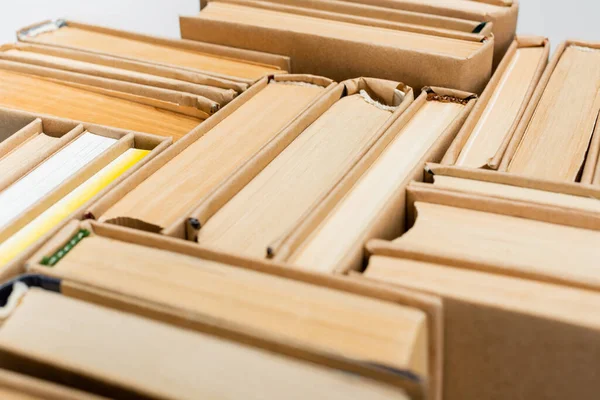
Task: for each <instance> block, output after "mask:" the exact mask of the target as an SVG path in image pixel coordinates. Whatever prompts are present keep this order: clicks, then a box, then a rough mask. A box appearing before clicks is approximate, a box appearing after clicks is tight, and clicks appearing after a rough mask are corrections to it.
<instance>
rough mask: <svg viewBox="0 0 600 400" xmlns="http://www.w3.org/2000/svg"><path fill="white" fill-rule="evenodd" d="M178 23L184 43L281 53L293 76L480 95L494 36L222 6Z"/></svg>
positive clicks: (488, 71) (488, 70)
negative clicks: (423, 30) (363, 78)
mask: <svg viewBox="0 0 600 400" xmlns="http://www.w3.org/2000/svg"><path fill="white" fill-rule="evenodd" d="M180 26H181V34H182V37H184V38H186V39H193V40H204V41H208V42H211V43H217V44H226V45H228V46H235V47H239V48H244V49H253V50H259V51H271V52H276V53H281V54H286V55H288V56H290V57H291V58H292V59H293V61H294V72H297V73H318V74H321V75H324V76H328V77H330V78H332V79H336V80H338V81H342V80H345V79H352V78H355V77H357V76H369V77H378V78H382V79H390V80H396V79H398V77H401V78H402V81H403V82H405V83H406V84H407V85H409V86H412V87H415V88H421V87H424V86H428V85H434V86H440V87H449V88H454V89H459V90H465V91H470V92H474V93H480V92H481V91H482V90H483V88H484V86H485V84H486V83H487V81H488V80H489V78H490V75H491V68H492V55H493V54H492V53H493V37H489V38H488V37H486V38H481V37H469V38H466V37H464V38H456V37H453V36H455V35H444V34H443V33H441V32H440V33H439V34H436V35H428V34H424V33H419V32H412V31H407V30H399V29H388V28H383V27H380V26H369V25H364V24H358V23H351V22H346V21H337V20H331V19H326V18H318V17H315V16H307V15H298V14H294V13H289V12H282V11H276V10H269V9H264V8H254V7H249V6H246V5H241V4H232V3H224V2H210V3H209V4H208V5H207V6H206V7H205V8H204V9H203V10H202V12H200V14H198V15H196V16H192V17H181V18H180ZM275 37H276V38H277V40H275V39H274V38H275ZM414 65H419V68H417V69H415V68H413V66H414Z"/></svg>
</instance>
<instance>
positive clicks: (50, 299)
mask: <svg viewBox="0 0 600 400" xmlns="http://www.w3.org/2000/svg"><path fill="white" fill-rule="evenodd" d="M18 283H21V282H18ZM23 285H24V284H23ZM13 290H14V288H13ZM23 291H24V293H23V294H21V298H20V301H19V304H18V305H16V306H15V307H14V308H13V309H12V310H10V311H11V312H10V314H9V315H8V316H7V318H6V319H5V320H4V322H3V324H2V325H1V326H0V352H1V353H3V357H1V360H0V364H4V365H8V366H9V367H13V368H19V369H26V370H29V371H31V372H33V373H36V372H35V371H36V370H35V369H32V368H30V366H31V365H32V364H33V363H31V360H36V363H37V364H38V365H40V364H41V365H43V366H44V369H43V375H44V376H45V377H49V378H51V379H53V380H55V381H58V382H59V383H61V382H63V381H67V382H68V383H69V385H71V386H74V387H76V388H79V389H83V390H90V391H92V392H95V393H97V394H100V395H105V396H110V397H111V398H124V397H127V398H131V397H135V398H139V397H143V398H178V399H197V398H214V397H219V398H241V397H244V398H252V399H259V398H290V399H304V398H316V397H320V396H322V395H323V394H324V393H325V392H326V393H327V397H328V398H333V399H338V398H339V399H346V398H348V397H352V398H357V399H363V398H364V399H408V397H407V396H406V394H405V393H404V392H403V391H402V390H400V389H397V388H394V387H392V386H389V385H386V384H384V383H379V382H376V381H373V380H370V379H368V378H363V377H360V376H356V375H349V374H347V373H344V372H343V371H338V370H335V369H332V368H327V367H324V366H319V365H316V364H313V363H310V362H304V361H299V360H296V359H293V358H289V357H284V356H280V355H277V354H275V353H272V352H268V351H264V350H260V349H256V348H252V347H250V346H248V345H245V344H240V343H236V342H232V341H229V340H225V339H221V338H218V337H215V336H211V335H209V334H206V333H200V332H194V331H190V330H188V329H180V328H177V327H174V326H172V325H169V324H166V323H162V322H158V321H154V320H151V319H148V318H144V317H140V316H136V315H133V314H129V313H126V312H123V311H119V310H115V309H110V308H106V307H103V306H99V305H96V304H92V303H87V302H85V301H82V300H78V299H75V298H70V297H67V296H64V295H61V294H59V293H54V292H50V291H45V290H43V289H39V288H29V289H27V288H25V289H23ZM39 334H43V336H44V340H39ZM9 355H10V356H9ZM14 360H17V361H14ZM37 371H38V372H37V373H41V372H40V369H38V370H37ZM299 382H302V384H301V385H298V383H299Z"/></svg>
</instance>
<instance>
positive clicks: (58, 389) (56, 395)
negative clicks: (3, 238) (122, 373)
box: [0, 369, 104, 400]
mask: <svg viewBox="0 0 600 400" xmlns="http://www.w3.org/2000/svg"><path fill="white" fill-rule="evenodd" d="M0 397H2V399H4V400H102V399H104V397H100V396H96V395H93V394H89V393H85V392H82V391H79V390H76V389H72V388H69V387H68V386H62V385H57V384H55V383H52V382H48V381H45V380H42V379H38V378H33V377H31V376H28V375H23V374H19V373H16V372H13V371H9V370H5V369H0Z"/></svg>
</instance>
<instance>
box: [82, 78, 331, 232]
mask: <svg viewBox="0 0 600 400" xmlns="http://www.w3.org/2000/svg"><path fill="white" fill-rule="evenodd" d="M331 83H332V82H331V81H330V80H328V79H325V78H318V77H312V76H302V75H300V76H296V75H278V76H276V77H275V78H274V79H269V80H267V79H265V80H262V81H261V82H259V83H257V84H256V85H254V86H253V87H252V88H251V89H249V90H248V91H246V92H245V93H244V94H242V95H240V96H239V97H238V98H236V99H235V100H234V101H233V102H232V103H230V104H229V105H228V106H226V107H225V108H224V109H223V110H222V111H220V112H219V114H217V116H216V117H219V119H218V120H214V119H213V120H212V122H213V124H212V126H211V125H206V124H205V125H203V126H202V127H203V128H204V131H202V132H198V133H197V134H196V135H195V136H193V137H187V138H186V140H185V141H184V142H182V143H181V144H179V143H178V144H176V145H175V146H173V147H172V148H171V149H169V151H168V153H166V154H165V157H167V155H170V158H169V159H165V158H163V159H162V161H160V160H156V162H155V163H154V164H153V165H155V166H156V168H154V171H153V172H154V173H152V174H149V173H148V172H145V173H144V175H141V174H139V175H138V177H132V179H131V180H130V181H129V182H124V183H123V185H122V189H119V190H123V192H122V194H121V196H119V197H117V198H115V199H114V200H115V201H114V202H111V203H110V204H109V205H108V206H98V207H92V209H91V210H90V212H91V214H93V215H94V217H96V218H98V219H100V220H101V221H107V222H111V223H116V224H120V225H126V226H130V227H134V228H141V229H147V230H152V231H155V232H159V231H163V230H165V229H166V230H171V229H175V228H173V227H174V226H175V227H177V226H181V227H183V225H184V221H185V220H186V219H187V217H188V216H189V213H190V212H191V211H192V210H193V209H194V208H195V207H196V205H197V204H198V203H199V202H200V201H201V200H202V199H203V198H204V197H205V196H206V195H207V194H208V193H210V192H211V191H212V190H213V189H215V188H216V187H218V186H219V185H220V184H221V183H222V182H223V181H224V180H225V179H226V178H227V176H228V175H229V174H231V173H233V172H234V171H236V170H238V169H239V168H242V167H243V166H244V165H245V164H246V163H247V162H248V160H249V159H251V158H252V157H253V156H254V155H255V154H256V153H257V152H258V153H260V152H261V151H262V150H265V151H267V152H268V153H272V152H273V151H272V150H270V149H269V144H270V143H272V142H274V141H277V140H278V138H280V137H281V133H282V131H283V130H284V128H286V127H287V126H288V125H290V124H291V123H293V122H294V121H295V120H296V119H297V118H299V117H301V116H306V118H308V120H309V122H308V123H310V121H312V120H314V118H316V116H313V115H312V114H315V113H316V112H315V111H313V110H314V109H315V106H318V104H319V102H321V101H322V100H321V98H322V97H323V96H324V95H325V94H327V93H329V92H330V89H331V88H328V86H330V84H331ZM317 115H318V114H317ZM207 123H208V121H207ZM305 123H306V122H302V124H305ZM302 126H303V125H302ZM159 163H160V164H159Z"/></svg>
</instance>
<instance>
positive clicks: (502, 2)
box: [346, 0, 513, 13]
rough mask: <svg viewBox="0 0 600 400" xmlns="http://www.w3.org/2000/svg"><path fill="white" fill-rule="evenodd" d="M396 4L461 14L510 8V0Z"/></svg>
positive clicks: (406, 1)
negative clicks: (440, 9)
mask: <svg viewBox="0 0 600 400" xmlns="http://www.w3.org/2000/svg"><path fill="white" fill-rule="evenodd" d="M346 1H352V2H363V3H366V4H371V3H373V2H377V1H378V0H346ZM393 2H395V3H398V5H399V6H398V8H403V7H402V5H406V6H410V5H414V6H413V7H411V8H414V7H419V8H423V9H427V8H428V7H429V8H431V7H434V8H445V9H448V10H452V11H462V12H477V13H495V12H497V11H498V10H501V9H502V8H505V7H510V5H511V4H512V3H513V1H512V0H400V1H397V0H394V1H393Z"/></svg>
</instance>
